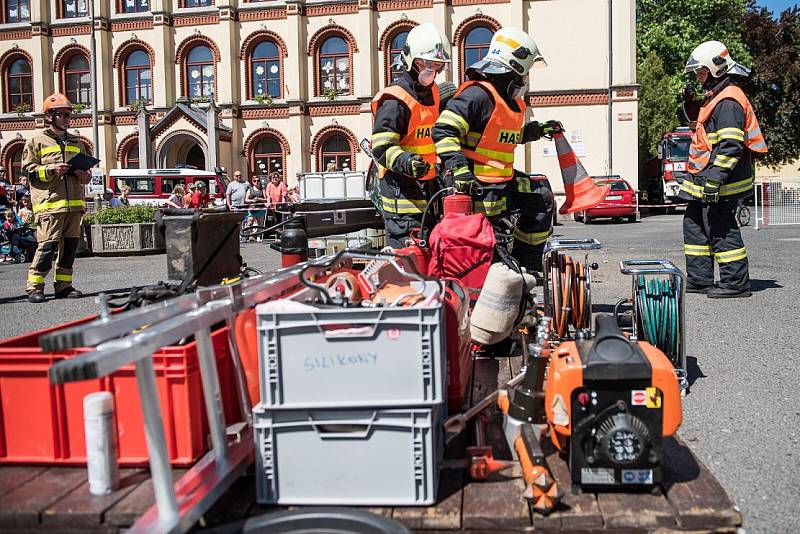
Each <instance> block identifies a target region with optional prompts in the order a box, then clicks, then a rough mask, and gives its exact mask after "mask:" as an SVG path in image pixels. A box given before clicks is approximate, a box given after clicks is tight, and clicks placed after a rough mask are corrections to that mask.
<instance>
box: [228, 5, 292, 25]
mask: <svg viewBox="0 0 800 534" xmlns="http://www.w3.org/2000/svg"><path fill="white" fill-rule="evenodd" d="M285 18H286V8H282V9H253V10H250V9H248V10H247V11H245V10H241V11H239V20H240V21H242V22H249V21H254V20H278V19H285Z"/></svg>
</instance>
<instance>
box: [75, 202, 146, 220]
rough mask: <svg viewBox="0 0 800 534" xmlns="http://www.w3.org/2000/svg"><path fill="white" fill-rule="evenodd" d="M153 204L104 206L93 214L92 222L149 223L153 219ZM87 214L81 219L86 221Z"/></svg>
mask: <svg viewBox="0 0 800 534" xmlns="http://www.w3.org/2000/svg"><path fill="white" fill-rule="evenodd" d="M155 211H156V208H155V207H154V206H123V207H121V208H106V209H102V210H100V211H99V212H97V213H95V214H94V220H93V221H92V224H132V223H149V222H153V221H154V220H155V219H154V218H153V215H154V214H155ZM86 219H87V216H84V218H83V220H84V221H86Z"/></svg>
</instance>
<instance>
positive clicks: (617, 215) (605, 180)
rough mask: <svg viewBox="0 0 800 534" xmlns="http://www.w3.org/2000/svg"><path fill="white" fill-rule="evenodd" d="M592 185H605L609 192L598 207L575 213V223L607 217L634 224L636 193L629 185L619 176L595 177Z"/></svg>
mask: <svg viewBox="0 0 800 534" xmlns="http://www.w3.org/2000/svg"><path fill="white" fill-rule="evenodd" d="M594 183H596V184H597V185H599V186H604V185H607V186H608V187H609V188H610V189H611V190H610V191H609V192H608V194H607V195H606V198H605V200H604V201H603V202H602V203H601V204H600V205H599V206H597V207H594V208H591V209H588V210H586V211H578V212H575V220H576V221H579V222H581V221H582V222H583V223H584V224H585V223H588V222H589V221H592V220H594V219H599V218H601V217H608V218H612V219H614V221H617V222H621V221H622V219H623V218H625V219H627V220H628V222H636V191H635V190H634V189H633V187H631V184H629V183H628V182H627V181H626V180H624V179H622V178H620V177H619V176H596V177H594Z"/></svg>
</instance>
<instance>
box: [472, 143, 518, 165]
mask: <svg viewBox="0 0 800 534" xmlns="http://www.w3.org/2000/svg"><path fill="white" fill-rule="evenodd" d="M475 152H477V153H478V154H482V155H484V156H486V157H488V158H489V159H493V160H497V161H499V162H500V163H514V152H513V151H512V152H500V151H499V150H489V149H486V148H481V147H476V148H475Z"/></svg>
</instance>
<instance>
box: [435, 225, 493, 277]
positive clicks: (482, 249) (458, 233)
mask: <svg viewBox="0 0 800 534" xmlns="http://www.w3.org/2000/svg"><path fill="white" fill-rule="evenodd" d="M429 241H430V248H431V256H432V257H431V261H430V264H429V265H428V275H430V276H435V277H438V278H456V279H457V280H459V281H460V282H461V283H462V284H463V285H464V286H465V287H466V288H467V289H470V290H480V288H481V287H482V286H483V283H484V281H485V280H486V274H487V273H488V272H489V267H490V266H491V265H492V258H493V257H494V245H495V238H494V230H493V229H492V225H491V224H489V221H488V220H487V219H486V217H485V216H484V215H483V213H476V214H474V215H457V214H448V215H445V216H444V218H443V219H442V220H441V221H440V222H439V224H437V225H436V227H435V228H434V229H433V231H432V232H431V236H430V239H429Z"/></svg>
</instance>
